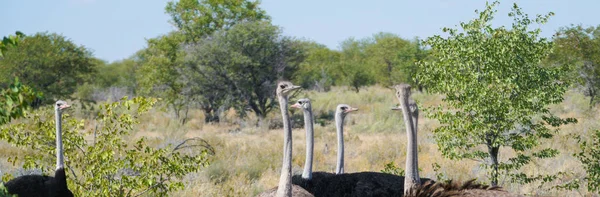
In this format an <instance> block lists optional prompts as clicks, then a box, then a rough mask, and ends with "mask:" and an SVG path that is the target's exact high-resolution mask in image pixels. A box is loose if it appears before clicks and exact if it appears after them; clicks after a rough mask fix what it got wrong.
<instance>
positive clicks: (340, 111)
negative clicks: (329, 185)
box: [335, 104, 358, 174]
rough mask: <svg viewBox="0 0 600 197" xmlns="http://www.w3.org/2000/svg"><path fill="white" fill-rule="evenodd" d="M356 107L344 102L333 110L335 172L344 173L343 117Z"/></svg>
mask: <svg viewBox="0 0 600 197" xmlns="http://www.w3.org/2000/svg"><path fill="white" fill-rule="evenodd" d="M357 110H358V108H353V107H350V106H349V105H346V104H339V105H338V106H337V108H336V110H335V128H336V129H337V142H338V152H337V164H336V165H335V174H343V173H344V118H346V115H347V114H348V113H350V112H353V111H357Z"/></svg>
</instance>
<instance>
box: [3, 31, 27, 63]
mask: <svg viewBox="0 0 600 197" xmlns="http://www.w3.org/2000/svg"><path fill="white" fill-rule="evenodd" d="M23 37H25V34H23V33H22V32H20V31H17V32H15V35H9V36H8V37H6V36H4V37H3V38H2V42H0V58H2V57H4V52H5V51H7V50H8V49H9V48H10V47H14V46H17V45H19V42H20V40H21V39H23Z"/></svg>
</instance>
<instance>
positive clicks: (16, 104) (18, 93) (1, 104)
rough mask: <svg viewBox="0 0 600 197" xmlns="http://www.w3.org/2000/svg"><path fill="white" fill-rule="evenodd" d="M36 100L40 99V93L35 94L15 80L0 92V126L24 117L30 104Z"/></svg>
mask: <svg viewBox="0 0 600 197" xmlns="http://www.w3.org/2000/svg"><path fill="white" fill-rule="evenodd" d="M38 98H41V94H40V93H35V92H34V91H33V90H32V89H31V88H30V87H28V86H26V85H23V84H21V82H19V79H18V78H15V81H14V82H13V83H12V84H10V85H9V87H8V88H7V89H4V90H2V91H1V92H0V125H3V124H6V123H8V122H10V121H11V120H12V119H16V118H20V117H23V116H25V115H26V114H27V113H26V112H27V110H29V108H30V106H31V105H32V103H33V102H34V101H35V100H36V99H38Z"/></svg>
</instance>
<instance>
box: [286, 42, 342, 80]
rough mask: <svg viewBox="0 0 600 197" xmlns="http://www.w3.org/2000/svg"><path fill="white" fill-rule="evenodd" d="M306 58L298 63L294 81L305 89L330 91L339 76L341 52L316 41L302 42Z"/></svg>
mask: <svg viewBox="0 0 600 197" xmlns="http://www.w3.org/2000/svg"><path fill="white" fill-rule="evenodd" d="M301 44H302V46H303V48H304V51H305V53H306V58H305V59H304V61H302V62H301V63H300V64H299V65H298V70H297V72H295V73H294V76H293V77H292V78H293V79H294V83H296V84H299V85H301V86H302V87H303V88H305V89H314V90H318V91H321V92H323V91H329V90H330V89H331V86H332V85H334V83H335V79H337V78H338V75H337V72H336V71H335V69H336V65H337V64H338V62H339V61H340V55H341V53H340V52H338V51H334V50H331V49H329V48H327V47H326V46H325V45H322V44H318V43H316V42H309V41H307V42H301Z"/></svg>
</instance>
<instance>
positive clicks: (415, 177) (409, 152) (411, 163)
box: [400, 96, 421, 194]
mask: <svg viewBox="0 0 600 197" xmlns="http://www.w3.org/2000/svg"><path fill="white" fill-rule="evenodd" d="M400 105H401V107H402V114H403V116H404V125H405V126H406V137H407V140H408V143H407V145H406V173H405V177H404V193H405V194H406V193H407V191H408V190H409V189H410V188H415V187H416V186H418V185H420V184H421V179H420V177H419V171H418V169H417V168H418V163H419V161H418V156H417V132H416V130H415V127H414V126H415V124H416V123H413V117H412V116H411V114H412V113H411V112H410V108H409V103H408V97H407V96H402V97H401V98H400Z"/></svg>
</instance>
